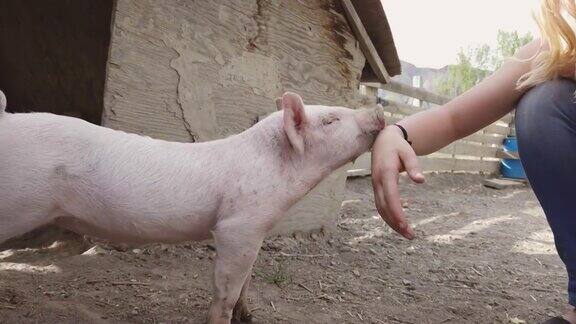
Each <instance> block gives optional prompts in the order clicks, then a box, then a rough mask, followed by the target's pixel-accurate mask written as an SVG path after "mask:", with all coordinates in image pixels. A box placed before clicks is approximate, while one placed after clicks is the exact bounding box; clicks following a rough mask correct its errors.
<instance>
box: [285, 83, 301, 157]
mask: <svg viewBox="0 0 576 324" xmlns="http://www.w3.org/2000/svg"><path fill="white" fill-rule="evenodd" d="M282 109H283V111H284V131H285V132H286V136H288V140H289V141H290V144H291V145H292V147H293V148H294V150H295V151H296V152H297V153H298V154H303V153H304V136H303V135H304V129H305V127H306V125H307V118H306V113H305V112H304V102H302V98H300V96H299V95H297V94H295V93H293V92H286V93H284V94H283V95H282Z"/></svg>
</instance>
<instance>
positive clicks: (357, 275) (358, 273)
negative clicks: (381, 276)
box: [352, 269, 360, 277]
mask: <svg viewBox="0 0 576 324" xmlns="http://www.w3.org/2000/svg"><path fill="white" fill-rule="evenodd" d="M352 273H353V274H354V275H355V276H356V277H360V271H358V269H354V270H352Z"/></svg>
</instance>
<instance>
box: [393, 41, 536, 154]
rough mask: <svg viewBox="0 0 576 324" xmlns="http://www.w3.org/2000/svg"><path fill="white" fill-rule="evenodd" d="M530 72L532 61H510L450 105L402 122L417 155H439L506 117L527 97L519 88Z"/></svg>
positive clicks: (527, 51) (523, 54) (531, 50)
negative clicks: (518, 84) (520, 80)
mask: <svg viewBox="0 0 576 324" xmlns="http://www.w3.org/2000/svg"><path fill="white" fill-rule="evenodd" d="M539 48H540V47H539V42H538V41H534V42H532V43H530V44H528V45H526V46H525V47H523V48H522V49H520V50H519V51H518V52H517V54H516V57H517V58H519V59H527V58H530V57H532V56H533V55H534V54H535V53H537V51H538V50H539ZM529 70H530V62H529V61H527V60H514V59H510V60H508V61H507V62H506V63H504V65H503V66H502V67H501V68H500V69H499V70H498V71H496V72H495V73H494V74H493V75H491V76H490V77H488V78H486V79H485V80H483V81H482V82H481V83H480V84H478V85H476V86H475V87H473V88H472V89H470V90H468V91H467V92H465V93H463V94H462V95H460V96H458V97H456V98H454V99H453V100H451V101H450V102H449V103H447V104H445V105H443V106H441V107H437V108H434V109H430V110H426V111H423V112H420V113H418V114H414V115H412V116H410V117H407V118H405V119H403V120H402V121H400V122H399V124H400V125H402V126H404V128H406V130H407V131H408V134H409V139H410V141H412V143H413V144H412V145H413V148H414V151H415V152H416V154H418V155H426V154H429V153H432V152H435V151H437V150H439V149H441V148H442V147H444V146H446V145H448V144H450V143H451V142H453V141H455V140H457V139H460V138H462V137H465V136H468V135H470V134H473V133H475V132H476V131H478V130H480V129H482V128H484V127H486V126H488V125H490V124H491V123H493V122H494V121H496V120H498V119H500V118H501V117H502V116H504V115H506V114H507V113H508V112H510V111H511V110H512V109H514V105H515V103H516V102H517V101H518V99H519V98H520V97H521V96H522V94H523V91H521V90H517V89H516V84H517V81H518V79H519V78H520V77H521V76H522V75H524V74H525V73H527V72H528V71H529Z"/></svg>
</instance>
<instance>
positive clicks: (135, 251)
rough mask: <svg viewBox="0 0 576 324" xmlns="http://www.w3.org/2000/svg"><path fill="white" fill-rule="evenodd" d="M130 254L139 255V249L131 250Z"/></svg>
mask: <svg viewBox="0 0 576 324" xmlns="http://www.w3.org/2000/svg"><path fill="white" fill-rule="evenodd" d="M132 253H135V254H140V253H142V250H140V249H134V250H132Z"/></svg>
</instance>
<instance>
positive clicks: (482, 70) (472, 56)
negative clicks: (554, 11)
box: [436, 30, 533, 97]
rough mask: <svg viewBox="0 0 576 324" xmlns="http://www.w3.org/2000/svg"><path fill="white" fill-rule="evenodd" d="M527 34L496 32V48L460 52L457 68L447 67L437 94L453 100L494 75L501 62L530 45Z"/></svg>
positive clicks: (479, 48) (487, 46)
mask: <svg viewBox="0 0 576 324" xmlns="http://www.w3.org/2000/svg"><path fill="white" fill-rule="evenodd" d="M532 39H533V37H532V35H531V34H530V33H526V34H525V35H520V34H519V33H518V32H517V31H513V32H506V31H503V30H499V31H498V35H497V36H496V40H497V45H496V48H491V47H490V46H489V45H487V44H484V45H481V46H478V47H474V48H467V49H461V50H460V52H459V53H458V59H457V62H458V63H457V64H456V65H451V66H449V67H448V75H447V76H446V77H445V78H443V79H441V80H439V82H437V86H436V92H438V93H440V94H442V95H445V96H449V97H454V96H457V95H459V94H461V93H463V92H464V91H466V90H468V89H470V88H472V87H473V86H474V85H476V84H478V83H479V82H480V81H482V80H483V79H484V78H485V77H487V76H488V75H490V74H491V73H492V72H494V71H496V70H497V69H498V68H500V66H502V63H503V62H504V60H505V59H506V58H508V57H510V56H512V55H514V52H515V51H516V49H518V48H519V47H521V46H523V45H525V44H527V43H529V42H531V41H532Z"/></svg>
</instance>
